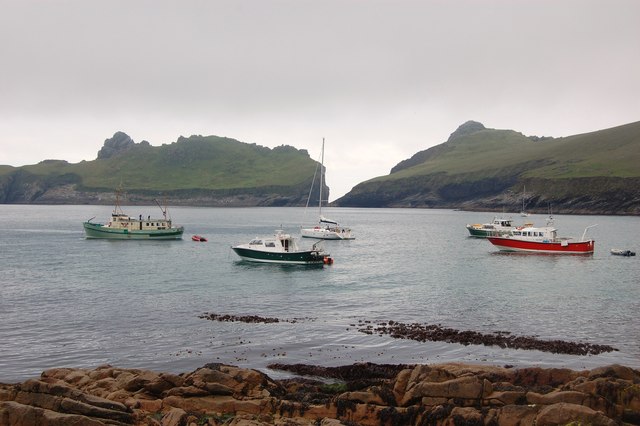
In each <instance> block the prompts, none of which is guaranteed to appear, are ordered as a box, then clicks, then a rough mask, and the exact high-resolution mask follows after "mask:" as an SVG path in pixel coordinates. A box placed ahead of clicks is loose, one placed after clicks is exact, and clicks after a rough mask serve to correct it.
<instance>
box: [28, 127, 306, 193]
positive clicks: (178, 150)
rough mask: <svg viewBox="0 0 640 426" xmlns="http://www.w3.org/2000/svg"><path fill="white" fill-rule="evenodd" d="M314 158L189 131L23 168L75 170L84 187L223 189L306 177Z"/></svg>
mask: <svg viewBox="0 0 640 426" xmlns="http://www.w3.org/2000/svg"><path fill="white" fill-rule="evenodd" d="M315 168H316V162H315V161H313V160H311V159H310V158H309V156H308V154H307V153H306V151H299V150H297V149H295V148H292V147H287V146H282V147H278V148H274V149H273V150H272V149H269V148H265V147H262V146H258V145H255V144H246V143H242V142H238V141H236V140H234V139H227V138H220V137H216V136H207V137H203V136H191V137H190V138H180V139H179V140H178V141H177V142H175V143H172V144H169V145H162V146H160V147H152V146H140V145H136V146H135V147H133V148H131V149H129V150H127V151H126V152H123V153H120V154H119V155H116V156H113V157H111V158H108V159H104V160H94V161H83V162H80V163H77V164H69V163H66V162H63V161H44V162H41V163H38V164H36V165H31V166H24V167H23V168H22V169H23V170H25V171H27V172H29V173H33V174H36V175H61V174H68V173H71V174H74V175H77V176H78V177H79V178H80V180H81V182H82V185H83V187H85V188H91V189H100V188H109V189H113V188H115V187H117V186H118V185H119V184H120V183H125V185H126V186H127V187H128V188H130V189H146V190H177V189H194V188H198V189H228V188H255V187H260V186H280V185H284V186H289V185H295V184H300V183H304V182H308V183H310V182H311V177H312V176H313V173H314V171H315Z"/></svg>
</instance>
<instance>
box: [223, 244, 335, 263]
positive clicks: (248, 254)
mask: <svg viewBox="0 0 640 426" xmlns="http://www.w3.org/2000/svg"><path fill="white" fill-rule="evenodd" d="M232 249H233V251H234V252H236V254H237V255H238V256H240V258H241V259H242V260H246V261H249V262H260V263H284V264H295V265H311V264H323V263H325V260H324V259H325V255H324V254H321V253H318V252H317V251H315V250H305V251H295V252H286V253H282V252H269V251H263V250H254V249H250V248H245V247H232Z"/></svg>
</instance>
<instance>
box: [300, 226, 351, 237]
mask: <svg viewBox="0 0 640 426" xmlns="http://www.w3.org/2000/svg"><path fill="white" fill-rule="evenodd" d="M300 233H301V235H302V236H303V237H305V238H315V239H317V240H353V239H355V238H356V237H355V236H353V235H352V234H351V230H350V229H346V228H345V229H342V228H329V229H327V228H322V227H320V226H316V227H313V228H302V229H301V230H300Z"/></svg>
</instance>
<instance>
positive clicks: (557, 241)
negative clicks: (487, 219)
mask: <svg viewBox="0 0 640 426" xmlns="http://www.w3.org/2000/svg"><path fill="white" fill-rule="evenodd" d="M593 226H596V225H592V226H588V227H587V228H585V230H584V233H583V234H582V238H581V239H580V240H575V239H574V238H572V237H558V236H557V229H556V228H555V227H553V222H551V221H549V222H547V226H543V227H540V228H536V227H533V226H524V227H522V226H519V227H517V228H515V229H513V230H511V231H509V233H508V234H504V235H500V236H489V237H487V239H488V240H489V241H490V242H491V244H493V245H494V246H496V247H498V248H499V249H500V250H501V251H516V252H531V253H558V254H593V250H594V249H595V245H596V242H595V240H592V239H588V240H587V239H585V236H586V233H587V230H588V229H589V228H592V227H593Z"/></svg>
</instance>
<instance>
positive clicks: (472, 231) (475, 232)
mask: <svg viewBox="0 0 640 426" xmlns="http://www.w3.org/2000/svg"><path fill="white" fill-rule="evenodd" d="M467 230H468V231H469V236H471V237H476V238H487V237H488V236H490V235H491V234H493V233H494V232H495V231H490V230H488V229H479V228H476V227H473V226H467Z"/></svg>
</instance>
